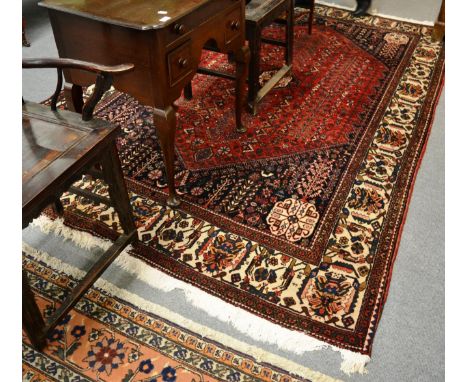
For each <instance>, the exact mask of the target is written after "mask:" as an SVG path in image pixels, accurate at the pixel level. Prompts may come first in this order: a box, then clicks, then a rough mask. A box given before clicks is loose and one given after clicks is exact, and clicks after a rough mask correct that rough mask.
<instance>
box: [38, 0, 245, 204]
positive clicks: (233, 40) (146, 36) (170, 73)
mask: <svg viewBox="0 0 468 382" xmlns="http://www.w3.org/2000/svg"><path fill="white" fill-rule="evenodd" d="M39 5H40V6H43V7H46V8H48V10H49V17H50V21H51V24H52V28H53V31H54V36H55V41H56V43H57V48H58V52H59V55H60V57H68V58H73V59H79V60H87V61H94V62H100V63H103V64H106V65H114V64H117V63H120V62H131V63H134V64H135V70H134V71H132V72H131V73H128V74H124V75H122V76H120V77H119V78H117V79H116V80H115V82H114V86H115V87H116V88H117V89H119V90H121V91H123V92H128V93H130V94H131V95H132V96H134V97H135V98H137V99H138V100H139V101H140V102H141V103H143V104H145V105H149V106H152V107H154V124H155V126H156V129H157V131H158V134H159V137H160V142H161V147H162V151H163V153H164V160H165V165H166V175H167V183H168V188H169V198H168V200H167V203H168V205H169V206H171V207H175V206H178V205H179V203H180V201H179V199H178V198H177V197H176V192H175V184H174V138H175V130H176V107H175V106H174V102H175V100H177V98H179V96H180V95H181V91H182V89H183V88H184V86H185V85H186V84H188V83H189V82H190V80H191V79H192V78H193V76H194V75H195V73H196V71H197V67H198V64H199V61H200V58H201V53H202V49H203V46H204V45H205V44H206V43H207V42H209V43H211V44H214V45H216V47H217V49H218V50H219V51H220V52H222V53H231V54H232V56H233V58H234V61H235V62H236V68H237V69H236V100H235V113H236V128H237V131H239V132H244V131H245V128H244V126H243V125H242V120H241V113H242V109H243V105H244V98H245V97H244V95H245V86H244V84H245V80H246V77H247V70H248V61H249V49H248V47H246V46H244V40H245V22H244V17H245V0H191V1H172V0H171V1H169V0H127V1H125V2H119V3H118V4H117V5H118V6H116V3H114V2H108V1H102V0H87V1H76V2H70V1H69V0H43V1H42V2H40V3H39ZM64 74H65V79H66V82H67V83H66V85H65V91H66V97H67V103H68V105H69V107H72V108H74V109H75V110H80V107H81V105H82V102H83V101H82V91H81V89H82V88H81V87H82V86H87V85H90V84H91V83H92V81H91V78H90V76H89V75H87V74H86V73H82V72H79V71H76V70H67V71H65V72H64ZM233 127H234V126H233Z"/></svg>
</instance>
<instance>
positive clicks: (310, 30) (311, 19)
mask: <svg viewBox="0 0 468 382" xmlns="http://www.w3.org/2000/svg"><path fill="white" fill-rule="evenodd" d="M314 7H315V0H310V12H309V34H312V22H313V21H314Z"/></svg>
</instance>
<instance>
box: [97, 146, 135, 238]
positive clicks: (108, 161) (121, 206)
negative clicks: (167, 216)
mask: <svg viewBox="0 0 468 382" xmlns="http://www.w3.org/2000/svg"><path fill="white" fill-rule="evenodd" d="M106 151H107V152H106V153H105V154H104V155H103V157H102V159H101V161H100V162H101V166H102V172H103V176H104V180H105V181H106V183H107V184H108V186H109V196H110V200H111V202H112V205H113V207H114V208H115V210H116V211H117V214H118V215H119V219H120V225H121V226H122V228H123V230H124V232H125V233H126V234H129V233H131V232H132V231H134V230H135V223H134V221H133V213H132V206H131V205H130V199H129V198H128V193H127V187H126V186H125V181H124V177H123V173H122V168H121V164H120V159H119V155H118V153H117V149H116V147H115V144H112V145H111V146H110V148H109V149H108V150H106Z"/></svg>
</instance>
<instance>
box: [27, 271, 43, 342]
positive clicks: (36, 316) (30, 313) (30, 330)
mask: <svg viewBox="0 0 468 382" xmlns="http://www.w3.org/2000/svg"><path fill="white" fill-rule="evenodd" d="M22 277H23V281H22V283H23V288H22V289H23V290H22V319H23V329H24V331H25V332H26V335H27V336H28V337H29V340H30V341H31V344H32V346H33V347H34V348H35V349H36V350H41V349H42V348H43V347H44V346H45V344H46V339H45V336H44V332H45V331H44V329H45V323H44V319H43V318H42V315H41V311H40V310H39V307H38V306H37V304H36V301H35V300H34V294H33V292H32V290H31V287H30V286H29V282H28V277H27V276H26V273H25V272H24V271H23V276H22Z"/></svg>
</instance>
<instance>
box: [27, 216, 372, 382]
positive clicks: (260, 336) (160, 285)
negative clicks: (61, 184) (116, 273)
mask: <svg viewBox="0 0 468 382" xmlns="http://www.w3.org/2000/svg"><path fill="white" fill-rule="evenodd" d="M32 226H33V227H36V228H38V229H39V230H40V231H41V232H43V233H44V234H54V235H56V236H59V237H62V238H63V239H65V240H70V241H71V242H73V243H74V244H75V245H77V246H78V247H80V248H84V249H87V250H90V249H92V248H96V247H97V248H101V249H103V250H106V249H107V248H109V247H110V246H111V245H112V242H111V241H109V240H105V239H101V238H98V237H95V236H93V235H91V234H89V233H87V232H82V231H79V230H76V229H72V228H70V227H67V226H66V225H65V224H64V223H63V219H55V220H52V219H50V218H49V217H47V216H45V215H41V216H40V217H38V218H37V219H35V220H34V221H33V222H32ZM130 250H131V246H128V247H127V248H126V249H125V250H124V251H123V252H122V253H121V254H120V255H119V256H118V257H117V259H116V260H115V261H114V264H115V265H117V266H118V267H120V268H122V269H124V270H125V271H126V272H128V273H130V274H132V275H133V276H135V277H136V278H137V279H139V280H141V281H143V282H145V283H146V284H148V285H150V286H152V287H154V288H156V289H159V290H162V291H164V292H170V291H172V290H175V289H180V290H182V291H183V292H184V295H185V298H186V300H187V302H188V303H190V304H191V305H193V306H195V307H197V308H199V309H202V310H203V311H205V312H206V313H207V314H208V315H210V316H212V317H215V318H217V319H219V320H220V321H223V322H226V323H229V324H230V325H231V326H232V327H234V328H235V329H237V330H238V331H239V332H241V333H243V334H245V335H247V336H249V337H250V338H252V339H254V340H257V341H260V342H264V343H267V344H270V345H276V346H277V347H278V348H279V349H281V350H284V351H288V352H292V353H294V354H298V355H301V354H303V353H305V352H310V351H317V350H324V349H332V350H334V351H337V352H339V353H340V355H341V359H342V362H341V366H340V370H341V371H342V372H344V373H345V374H347V375H351V374H352V373H359V374H366V373H367V369H366V364H367V363H368V362H369V361H370V357H369V356H368V355H364V354H361V353H358V352H353V351H350V350H347V349H342V348H339V347H337V346H333V345H330V344H328V343H326V342H323V341H320V340H318V339H315V338H313V337H311V336H308V335H306V334H303V333H301V332H298V331H295V330H291V329H286V328H284V327H281V326H280V325H277V324H274V323H272V322H270V321H268V320H266V319H264V318H261V317H258V316H256V315H254V314H252V313H250V312H247V311H245V310H243V309H241V308H238V307H235V306H234V305H232V304H229V303H227V302H225V301H223V300H222V299H220V298H218V297H215V296H212V295H210V294H208V293H206V292H204V291H203V290H201V289H199V288H197V287H194V286H193V285H191V284H188V283H186V282H183V281H181V280H178V279H176V278H174V277H172V276H169V275H167V274H166V273H163V272H162V271H160V270H158V269H156V268H153V267H150V266H149V265H147V264H146V263H145V262H143V261H142V260H140V259H137V258H135V257H133V256H131V255H130V254H129V251H130ZM23 251H24V252H27V253H28V254H31V255H32V256H36V257H38V258H39V259H40V260H41V261H43V262H44V263H46V264H48V265H50V266H52V267H60V268H61V269H64V271H65V272H66V273H70V274H72V275H76V277H82V276H83V274H84V272H83V271H81V270H79V269H78V268H76V267H73V266H71V265H69V264H65V263H63V262H62V261H61V260H59V259H56V258H54V257H52V256H50V255H48V254H47V253H44V252H41V251H38V250H36V249H34V248H31V247H29V246H28V245H27V244H25V243H23ZM65 269H66V270H65ZM95 285H96V286H98V287H99V288H101V289H103V290H105V291H107V292H108V293H111V294H116V295H118V296H121V297H122V298H124V299H126V300H128V299H130V301H136V300H138V302H137V303H136V305H138V306H139V307H141V308H142V309H144V310H146V311H148V312H152V313H154V314H157V315H159V316H161V317H163V318H165V319H168V320H170V321H172V322H174V323H176V324H178V325H180V326H183V327H185V328H187V329H189V330H193V331H194V332H197V333H199V334H201V335H202V336H204V337H206V338H210V339H211V340H213V341H217V342H219V343H222V344H223V345H226V346H233V345H234V344H236V343H237V344H238V345H239V348H240V349H248V350H247V351H244V350H243V352H244V353H248V354H250V355H252V356H253V357H254V358H255V359H256V360H257V361H258V362H261V361H263V362H269V363H272V364H274V365H277V366H278V367H281V368H283V369H285V370H288V371H294V372H295V373H296V374H298V375H300V376H301V377H304V378H310V372H312V373H317V372H314V371H312V370H311V369H308V368H305V367H303V366H300V365H298V364H296V363H294V362H292V361H289V360H286V359H285V358H283V357H280V356H277V355H274V354H272V353H269V352H267V351H265V350H262V349H259V348H257V347H253V346H251V345H247V344H245V343H242V342H240V341H238V340H235V339H234V338H232V337H230V336H228V335H225V334H223V333H220V332H217V331H215V330H212V329H210V328H208V327H205V326H202V325H200V324H198V323H195V322H193V321H191V320H189V319H187V318H185V317H182V316H180V315H178V314H176V313H174V312H171V311H169V310H168V309H166V308H164V307H162V306H159V305H157V304H155V303H153V302H149V301H147V300H144V299H142V298H141V297H139V296H137V295H135V294H133V293H131V292H128V291H126V290H123V289H121V288H118V287H117V286H115V285H113V284H111V283H109V282H108V281H106V280H103V279H102V278H100V279H98V281H97V282H96V283H95ZM124 295H125V296H127V298H125V297H124ZM234 346H235V345H234ZM318 374H320V373H318ZM320 375H322V374H320ZM313 378H315V379H314V380H317V375H314V376H313ZM327 378H328V377H327ZM320 381H322V379H320ZM327 381H331V380H329V379H324V380H323V382H327Z"/></svg>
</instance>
